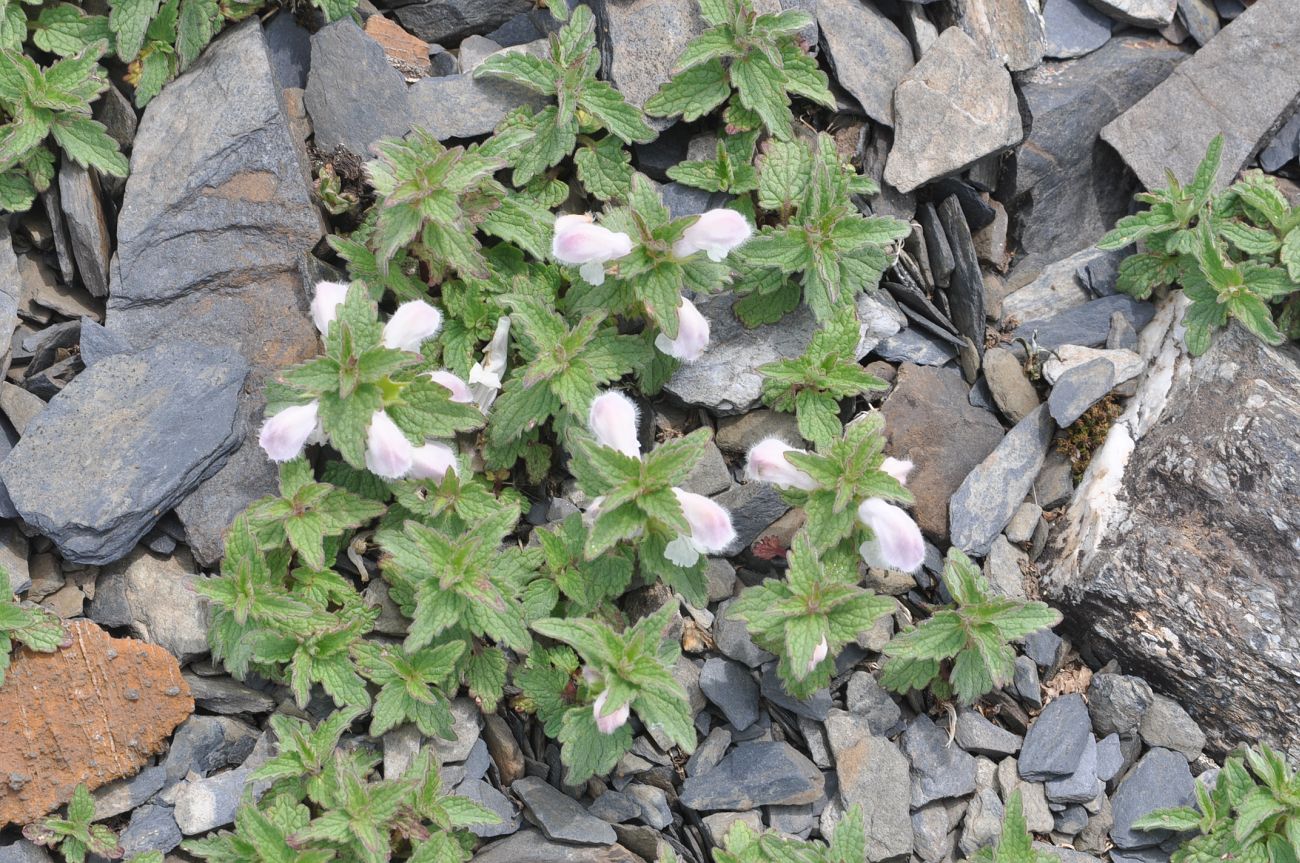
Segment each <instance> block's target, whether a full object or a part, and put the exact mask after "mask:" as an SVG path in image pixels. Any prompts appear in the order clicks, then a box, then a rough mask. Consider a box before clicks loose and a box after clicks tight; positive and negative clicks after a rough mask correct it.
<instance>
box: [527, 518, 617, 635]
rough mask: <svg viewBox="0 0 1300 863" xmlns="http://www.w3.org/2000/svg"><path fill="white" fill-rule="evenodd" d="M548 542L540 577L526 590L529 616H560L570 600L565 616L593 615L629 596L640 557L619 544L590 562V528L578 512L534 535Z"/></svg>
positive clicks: (534, 617)
mask: <svg viewBox="0 0 1300 863" xmlns="http://www.w3.org/2000/svg"><path fill="white" fill-rule="evenodd" d="M534 535H535V536H536V537H537V539H538V541H539V542H540V543H541V546H542V554H543V560H542V566H541V569H540V570H539V571H538V577H537V578H536V579H534V580H533V581H531V582H530V583H529V585H528V588H527V589H526V591H525V599H524V605H525V606H526V607H527V608H528V615H529V618H530V619H532V620H536V619H539V618H542V617H552V616H555V614H554V612H555V610H556V606H557V605H558V604H559V603H560V601H561V599H563V601H564V603H565V604H564V611H565V612H566V613H565V614H564V615H563V616H565V617H582V616H585V615H589V614H592V613H594V612H596V611H597V610H599V609H601V608H602V607H604V606H605V604H606V603H610V602H613V601H614V600H617V599H618V598H619V597H620V596H622V595H623V593H624V591H626V590H627V588H628V585H629V584H631V582H632V573H633V571H634V569H635V562H636V556H635V555H634V554H633V553H632V550H631V549H630V548H628V547H626V546H622V545H619V546H615V547H613V548H611V549H608V550H606V551H605V552H603V553H601V554H599V555H597V556H596V557H595V558H593V559H591V560H588V559H587V557H586V545H587V528H586V526H585V525H584V524H583V523H582V516H581V515H579V514H578V513H573V514H572V515H570V516H568V517H567V518H565V519H564V520H563V521H561V522H559V523H558V524H555V525H552V526H550V527H547V528H544V529H541V530H538V531H536V532H535V534H534Z"/></svg>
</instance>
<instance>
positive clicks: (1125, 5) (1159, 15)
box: [1089, 0, 1178, 30]
mask: <svg viewBox="0 0 1300 863" xmlns="http://www.w3.org/2000/svg"><path fill="white" fill-rule="evenodd" d="M1089 2H1090V3H1092V5H1094V6H1096V7H1097V8H1098V9H1100V10H1101V11H1103V12H1105V13H1106V14H1107V15H1109V16H1110V17H1112V18H1114V19H1115V20H1116V21H1121V22H1123V23H1125V24H1132V25H1133V26H1135V27H1150V28H1151V29H1153V30H1154V29H1158V28H1160V27H1164V26H1165V25H1166V24H1168V23H1169V22H1170V21H1172V20H1173V19H1174V12H1175V11H1176V10H1177V8H1178V0H1089Z"/></svg>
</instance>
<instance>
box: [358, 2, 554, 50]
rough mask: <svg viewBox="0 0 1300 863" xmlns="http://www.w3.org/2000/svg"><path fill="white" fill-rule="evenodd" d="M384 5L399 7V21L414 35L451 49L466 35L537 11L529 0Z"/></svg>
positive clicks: (392, 3) (384, 4)
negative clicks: (534, 10)
mask: <svg viewBox="0 0 1300 863" xmlns="http://www.w3.org/2000/svg"><path fill="white" fill-rule="evenodd" d="M380 5H383V6H396V7H397V8H396V10H395V14H396V15H397V20H398V21H399V22H400V23H401V25H402V27H403V28H405V29H406V30H407V31H409V32H410V33H413V34H414V35H416V36H419V37H420V38H421V39H423V40H424V41H426V42H438V43H440V44H444V45H448V46H451V45H455V44H457V43H458V42H460V40H462V39H464V38H465V37H466V36H470V35H473V34H480V33H487V32H488V31H489V30H492V29H494V28H496V27H499V26H501V25H502V24H504V23H505V22H506V21H508V20H510V19H511V18H513V17H514V16H515V15H518V14H520V13H521V12H527V11H529V10H531V9H532V8H533V5H532V4H531V3H530V2H529V0H417V2H414V3H402V2H391V3H381V4H380Z"/></svg>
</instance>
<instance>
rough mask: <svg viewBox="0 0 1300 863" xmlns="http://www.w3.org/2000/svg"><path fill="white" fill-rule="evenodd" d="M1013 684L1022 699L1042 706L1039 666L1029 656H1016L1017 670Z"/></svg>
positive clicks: (1033, 704)
mask: <svg viewBox="0 0 1300 863" xmlns="http://www.w3.org/2000/svg"><path fill="white" fill-rule="evenodd" d="M1011 685H1012V687H1013V688H1014V689H1015V690H1016V695H1018V696H1019V697H1020V700H1021V701H1023V702H1025V703H1026V704H1030V705H1032V706H1034V707H1041V706H1042V704H1043V695H1042V692H1041V690H1040V689H1039V687H1040V686H1041V682H1040V681H1039V679H1038V666H1037V665H1036V664H1035V663H1034V661H1033V660H1032V659H1030V658H1029V657H1028V656H1017V657H1016V670H1015V672H1014V676H1013V677H1012V681H1011Z"/></svg>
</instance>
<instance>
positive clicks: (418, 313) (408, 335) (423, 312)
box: [384, 300, 442, 354]
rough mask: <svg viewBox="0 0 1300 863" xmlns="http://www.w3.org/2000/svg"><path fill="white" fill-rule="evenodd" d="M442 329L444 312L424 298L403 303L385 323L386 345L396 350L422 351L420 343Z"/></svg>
mask: <svg viewBox="0 0 1300 863" xmlns="http://www.w3.org/2000/svg"><path fill="white" fill-rule="evenodd" d="M440 329H442V312H440V311H438V310H437V309H435V308H434V307H433V306H431V305H429V304H428V303H426V302H425V301H424V300H411V301H410V302H408V303H402V304H401V305H400V306H398V307H397V311H395V312H393V316H392V317H391V318H389V319H388V323H387V324H384V347H386V348H392V349H393V350H396V351H410V352H411V353H413V354H418V353H419V352H420V345H421V344H422V343H423V342H424V341H425V340H426V339H431V338H433V337H434V336H436V335H438V330H440Z"/></svg>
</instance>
